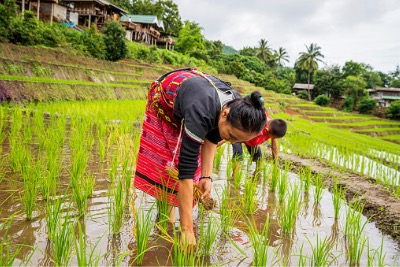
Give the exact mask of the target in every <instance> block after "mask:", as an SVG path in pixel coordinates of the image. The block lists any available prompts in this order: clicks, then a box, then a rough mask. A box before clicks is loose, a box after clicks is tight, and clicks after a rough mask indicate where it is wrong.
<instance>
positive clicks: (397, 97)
mask: <svg viewBox="0 0 400 267" xmlns="http://www.w3.org/2000/svg"><path fill="white" fill-rule="evenodd" d="M382 99H386V100H400V96H385V95H384V96H382Z"/></svg>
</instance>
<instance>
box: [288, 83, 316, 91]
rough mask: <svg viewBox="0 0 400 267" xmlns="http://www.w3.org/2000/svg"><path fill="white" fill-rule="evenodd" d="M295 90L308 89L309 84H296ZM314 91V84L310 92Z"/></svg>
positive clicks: (311, 85)
mask: <svg viewBox="0 0 400 267" xmlns="http://www.w3.org/2000/svg"><path fill="white" fill-rule="evenodd" d="M293 89H308V84H306V83H295V84H294V85H293ZM313 89H314V84H311V83H310V90H313Z"/></svg>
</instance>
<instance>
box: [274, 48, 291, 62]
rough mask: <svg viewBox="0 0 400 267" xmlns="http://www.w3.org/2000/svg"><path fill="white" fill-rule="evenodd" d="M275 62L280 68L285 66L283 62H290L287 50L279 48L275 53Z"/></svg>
mask: <svg viewBox="0 0 400 267" xmlns="http://www.w3.org/2000/svg"><path fill="white" fill-rule="evenodd" d="M275 60H276V64H277V65H278V67H282V66H283V61H286V62H289V54H288V52H287V51H286V49H285V48H283V47H279V49H278V51H275Z"/></svg>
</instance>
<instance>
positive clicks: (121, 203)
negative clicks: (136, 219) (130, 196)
mask: <svg viewBox="0 0 400 267" xmlns="http://www.w3.org/2000/svg"><path fill="white" fill-rule="evenodd" d="M108 202H109V207H110V208H109V209H108V220H109V222H110V224H109V226H110V231H111V232H112V233H113V234H117V233H119V232H120V230H121V227H122V223H123V216H124V208H125V196H124V189H123V181H122V179H120V178H119V179H118V180H117V181H116V184H115V185H114V184H111V186H110V189H109V191H108Z"/></svg>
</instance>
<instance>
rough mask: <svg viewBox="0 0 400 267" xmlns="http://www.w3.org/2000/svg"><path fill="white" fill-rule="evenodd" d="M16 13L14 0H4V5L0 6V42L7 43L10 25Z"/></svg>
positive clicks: (16, 7) (16, 8)
mask: <svg viewBox="0 0 400 267" xmlns="http://www.w3.org/2000/svg"><path fill="white" fill-rule="evenodd" d="M17 11H18V6H17V5H16V4H15V0H5V1H4V4H0V41H8V36H9V28H10V24H11V21H12V19H13V18H14V17H16V16H17Z"/></svg>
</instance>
